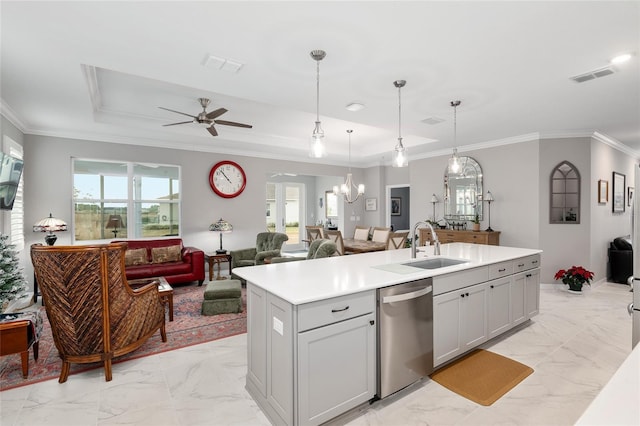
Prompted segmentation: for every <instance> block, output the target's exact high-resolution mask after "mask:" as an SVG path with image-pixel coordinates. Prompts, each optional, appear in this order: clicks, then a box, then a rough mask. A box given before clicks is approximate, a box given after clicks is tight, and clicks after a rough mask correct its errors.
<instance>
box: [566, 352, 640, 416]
mask: <svg viewBox="0 0 640 426" xmlns="http://www.w3.org/2000/svg"><path fill="white" fill-rule="evenodd" d="M576 425H630V426H631V425H640V344H638V345H636V347H635V348H634V349H633V351H631V354H629V356H628V357H627V359H625V360H624V362H623V363H622V365H621V366H620V367H619V368H618V370H617V371H616V372H615V374H614V375H613V376H612V377H611V379H610V380H609V382H608V383H607V384H606V385H605V386H604V388H602V390H601V391H600V393H599V394H598V396H596V398H595V399H594V400H593V401H592V402H591V404H590V405H589V407H588V408H587V410H586V411H585V412H584V413H583V414H582V416H581V417H580V418H579V419H578V422H577V423H576Z"/></svg>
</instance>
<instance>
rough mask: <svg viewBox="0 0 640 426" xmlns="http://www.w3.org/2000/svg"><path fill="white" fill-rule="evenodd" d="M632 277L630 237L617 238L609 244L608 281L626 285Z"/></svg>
mask: <svg viewBox="0 0 640 426" xmlns="http://www.w3.org/2000/svg"><path fill="white" fill-rule="evenodd" d="M632 275H633V245H632V242H631V237H630V236H627V237H618V238H616V239H614V240H613V241H612V242H611V243H610V244H609V279H610V280H611V281H613V282H616V283H620V284H626V283H627V280H628V279H629V277H630V276H632Z"/></svg>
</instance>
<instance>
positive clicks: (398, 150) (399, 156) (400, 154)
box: [392, 80, 409, 167]
mask: <svg viewBox="0 0 640 426" xmlns="http://www.w3.org/2000/svg"><path fill="white" fill-rule="evenodd" d="M405 84H407V82H406V80H396V81H394V82H393V85H394V86H396V87H397V88H398V144H397V145H396V147H395V149H394V150H393V163H392V165H393V167H407V166H408V165H409V157H408V153H407V149H406V148H405V147H404V145H403V144H402V134H401V132H400V130H401V123H402V103H401V101H400V89H401V88H403V87H404V85H405Z"/></svg>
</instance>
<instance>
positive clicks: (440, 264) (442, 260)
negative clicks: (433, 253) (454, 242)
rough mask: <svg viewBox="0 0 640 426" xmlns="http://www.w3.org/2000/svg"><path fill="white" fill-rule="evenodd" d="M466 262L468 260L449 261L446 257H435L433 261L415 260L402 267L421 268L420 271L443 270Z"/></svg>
mask: <svg viewBox="0 0 640 426" xmlns="http://www.w3.org/2000/svg"><path fill="white" fill-rule="evenodd" d="M467 262H468V260H462V259H451V258H448V257H437V258H433V259H423V260H416V261H413V262H407V263H403V265H406V266H412V267H414V268H421V269H438V268H444V267H446V266H453V265H460V264H461V263H467Z"/></svg>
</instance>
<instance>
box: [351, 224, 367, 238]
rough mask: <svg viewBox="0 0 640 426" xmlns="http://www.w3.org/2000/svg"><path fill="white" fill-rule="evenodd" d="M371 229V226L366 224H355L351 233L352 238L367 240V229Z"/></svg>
mask: <svg viewBox="0 0 640 426" xmlns="http://www.w3.org/2000/svg"><path fill="white" fill-rule="evenodd" d="M370 230H371V228H369V227H368V226H357V225H356V230H355V231H354V233H353V239H354V240H365V241H367V240H368V239H369V231H370Z"/></svg>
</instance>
